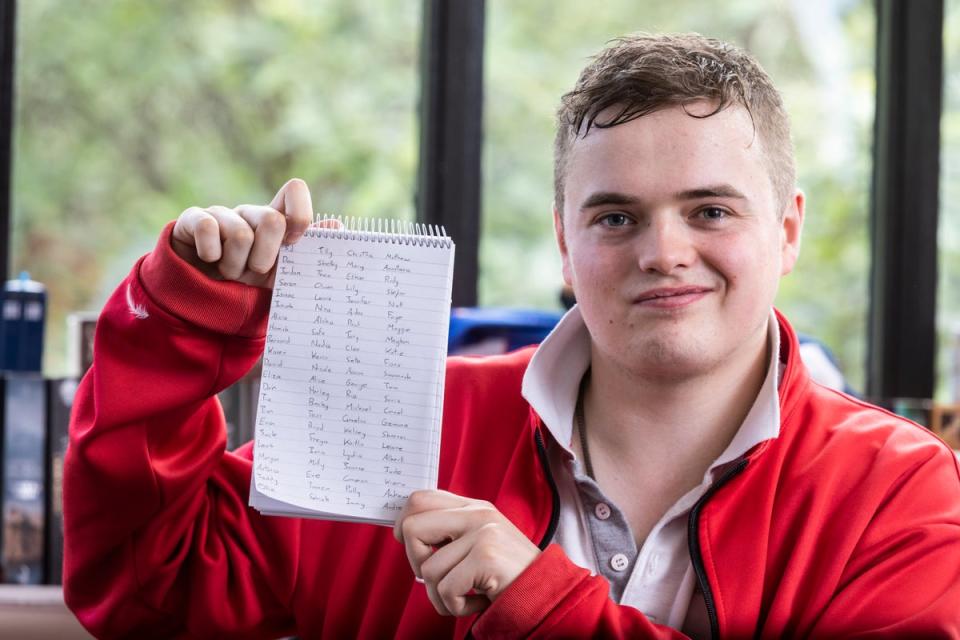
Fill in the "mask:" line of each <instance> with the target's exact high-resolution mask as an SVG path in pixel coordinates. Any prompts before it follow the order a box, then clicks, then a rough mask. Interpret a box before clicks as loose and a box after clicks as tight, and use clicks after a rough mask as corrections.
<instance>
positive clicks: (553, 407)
mask: <svg viewBox="0 0 960 640" xmlns="http://www.w3.org/2000/svg"><path fill="white" fill-rule="evenodd" d="M767 327H768V328H767V340H768V344H769V345H770V349H769V353H770V361H769V363H768V365H767V375H766V376H765V378H764V381H763V385H762V386H761V387H760V392H759V393H758V394H757V398H756V400H754V403H753V406H752V407H751V408H750V411H749V412H748V413H747V417H746V418H745V419H744V421H743V424H742V425H740V429H739V430H738V431H737V433H736V434H735V435H734V437H733V439H732V440H731V441H730V444H729V445H728V446H727V448H726V450H725V451H724V452H723V453H722V454H721V455H720V457H719V458H717V459H716V461H714V463H713V464H712V465H711V467H710V469H711V470H712V469H714V468H716V467H719V466H720V465H723V464H726V463H728V462H731V461H733V460H736V459H737V458H739V457H741V456H742V455H743V454H745V453H746V452H747V451H749V450H750V449H752V448H753V447H754V446H756V445H758V444H759V443H761V442H763V441H765V440H770V439H773V438H776V437H778V436H779V435H780V399H779V395H778V392H777V390H778V388H779V384H780V376H781V373H782V366H781V364H780V359H779V354H780V327H779V324H778V323H777V318H776V315H775V314H774V312H773V309H771V310H770V319H769V321H768V324H767ZM589 366H590V333H589V332H588V331H587V327H586V325H585V324H584V322H583V316H582V315H581V314H580V310H579V308H578V307H577V306H574V307H573V308H572V309H570V311H568V312H567V313H566V314H565V315H564V316H563V318H561V319H560V322H559V323H557V326H556V327H554V329H553V331H551V332H550V335H548V336H547V337H546V338H545V339H544V341H543V342H542V343H540V346H539V347H538V348H537V350H536V352H535V353H534V354H533V358H532V359H531V360H530V364H529V366H528V367H527V371H526V373H525V374H524V376H523V386H522V391H521V392H522V395H523V397H524V398H525V399H526V401H527V402H529V403H530V406H531V407H533V410H534V411H536V412H537V415H539V416H540V418H541V419H542V420H543V423H544V425H546V427H547V430H548V431H549V432H550V434H551V435H552V436H553V439H554V440H555V441H556V442H557V443H558V444H559V445H560V446H561V447H563V449H564V450H565V451H567V453H569V454H570V455H573V451H572V450H571V448H570V442H571V440H572V437H573V413H574V409H575V407H576V402H577V393H578V391H579V386H580V380H581V379H582V378H583V374H584V373H585V372H586V370H587V368H588V367H589Z"/></svg>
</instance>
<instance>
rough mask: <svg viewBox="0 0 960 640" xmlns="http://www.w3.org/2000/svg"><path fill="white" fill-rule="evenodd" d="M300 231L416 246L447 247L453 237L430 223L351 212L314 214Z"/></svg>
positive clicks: (322, 236) (317, 235)
mask: <svg viewBox="0 0 960 640" xmlns="http://www.w3.org/2000/svg"><path fill="white" fill-rule="evenodd" d="M331 222H337V223H338V224H339V225H340V226H339V227H322V226H317V225H321V224H329V223H331ZM304 235H307V236H310V237H314V238H343V239H347V240H369V241H372V242H384V243H390V244H405V245H416V246H420V247H447V248H449V247H451V246H453V239H452V238H450V236H448V235H447V231H446V229H444V228H443V227H442V226H437V225H433V224H421V223H419V222H406V221H404V220H386V219H384V218H355V217H352V216H348V217H343V216H331V215H328V214H324V215H322V216H321V215H319V214H317V215H316V216H314V221H313V225H311V226H310V228H309V229H307V231H306V233H305V234H304Z"/></svg>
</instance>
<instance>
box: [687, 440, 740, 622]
mask: <svg viewBox="0 0 960 640" xmlns="http://www.w3.org/2000/svg"><path fill="white" fill-rule="evenodd" d="M748 462H749V460H747V459H746V458H741V459H740V460H739V461H738V462H737V464H735V465H734V466H732V467H731V468H729V469H727V471H726V472H724V474H723V475H722V476H720V478H719V479H718V480H717V481H716V482H714V483H713V484H712V485H710V488H709V489H707V491H706V492H705V493H704V494H703V495H702V496H700V499H699V500H697V503H696V504H695V505H693V509H691V510H690V519H689V520H688V521H687V544H688V545H689V546H690V560H691V561H692V562H693V570H694V571H695V572H696V574H697V582H698V583H699V585H700V591H702V592H703V601H704V604H706V606H707V616H709V618H710V637H711V638H713V639H714V640H716V639H717V638H719V637H720V621H719V620H718V619H717V607H716V602H715V601H714V599H713V591H711V590H710V583H709V582H707V572H706V570H705V569H704V567H703V556H702V555H701V551H700V510H701V509H702V508H703V505H705V504H706V503H707V500H709V499H710V498H712V497H713V495H714V494H715V493H716V492H717V491H718V490H720V488H721V487H722V486H723V485H725V484H726V483H727V482H729V481H730V480H731V479H732V478H733V477H734V476H735V475H737V474H738V473H740V472H741V471H743V470H744V469H745V468H746V466H747V463H748Z"/></svg>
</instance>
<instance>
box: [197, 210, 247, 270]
mask: <svg viewBox="0 0 960 640" xmlns="http://www.w3.org/2000/svg"><path fill="white" fill-rule="evenodd" d="M204 211H206V212H207V213H209V214H210V215H211V216H213V217H214V218H216V220H217V224H218V225H219V226H220V238H221V239H222V240H223V255H222V256H221V257H220V262H219V263H218V264H217V269H218V270H219V271H220V275H222V276H223V277H224V278H226V279H227V280H236V279H237V278H239V277H240V276H242V275H243V272H244V271H246V269H247V257H248V256H249V255H250V248H251V247H252V246H253V229H251V228H250V225H249V224H247V221H246V220H244V219H243V218H241V217H240V216H239V215H238V214H237V212H236V211H234V210H233V209H228V208H227V207H220V206H214V207H207V208H206V209H204Z"/></svg>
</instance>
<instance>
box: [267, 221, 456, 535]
mask: <svg viewBox="0 0 960 640" xmlns="http://www.w3.org/2000/svg"><path fill="white" fill-rule="evenodd" d="M313 234H315V235H313ZM338 236H339V237H338ZM390 238H391V236H377V235H374V236H368V237H366V238H364V237H363V236H362V235H360V234H356V233H349V232H348V233H341V232H336V231H333V232H327V231H319V232H312V234H310V235H308V237H304V238H303V239H302V240H301V241H300V242H298V243H297V244H295V245H292V246H288V247H284V248H283V249H282V250H281V252H280V256H279V259H278V265H277V276H276V283H275V285H274V294H273V304H272V307H271V311H270V320H269V330H268V333H267V343H266V349H265V353H264V360H263V374H262V378H261V391H260V402H259V408H258V412H257V428H256V438H255V465H254V477H255V483H256V490H257V491H259V492H260V493H262V494H264V495H266V496H268V497H269V498H272V499H274V500H278V501H281V502H283V503H287V504H290V505H293V506H295V507H299V508H300V509H302V510H310V511H313V512H319V513H316V514H315V515H317V516H320V517H324V516H329V517H333V518H339V519H347V520H363V521H372V522H384V523H385V522H392V521H393V520H394V518H395V516H396V513H397V512H398V511H399V510H400V509H401V508H402V506H403V504H404V502H405V500H406V498H407V496H408V495H410V493H411V492H412V491H414V490H417V489H424V488H434V487H436V483H437V467H438V458H439V448H440V421H441V412H442V402H443V376H444V364H445V359H446V350H447V348H446V345H447V330H448V323H449V315H450V287H451V278H452V265H453V247H452V245H450V246H446V245H444V246H429V244H427V246H422V245H421V244H419V243H417V242H410V240H411V238H409V237H407V238H406V242H402V240H403V239H404V236H400V237H399V238H398V237H396V236H394V237H392V241H391V240H390ZM397 240H401V242H398V241H397ZM418 240H419V241H420V242H423V239H422V238H419V239H418ZM432 242H436V241H432Z"/></svg>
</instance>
